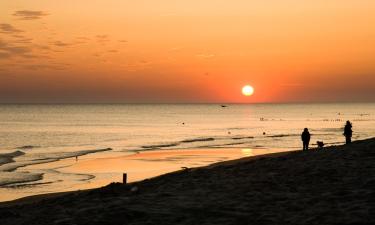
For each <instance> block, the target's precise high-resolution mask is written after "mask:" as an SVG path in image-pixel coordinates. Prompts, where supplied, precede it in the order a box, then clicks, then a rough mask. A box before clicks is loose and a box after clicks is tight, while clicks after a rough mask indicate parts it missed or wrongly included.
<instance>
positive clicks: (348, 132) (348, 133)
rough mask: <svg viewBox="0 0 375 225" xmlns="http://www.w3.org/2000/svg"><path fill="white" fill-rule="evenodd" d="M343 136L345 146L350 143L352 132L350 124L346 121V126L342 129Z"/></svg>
mask: <svg viewBox="0 0 375 225" xmlns="http://www.w3.org/2000/svg"><path fill="white" fill-rule="evenodd" d="M344 136H345V138H346V144H350V143H352V136H353V130H352V123H351V122H350V121H349V120H348V121H346V125H345V128H344Z"/></svg>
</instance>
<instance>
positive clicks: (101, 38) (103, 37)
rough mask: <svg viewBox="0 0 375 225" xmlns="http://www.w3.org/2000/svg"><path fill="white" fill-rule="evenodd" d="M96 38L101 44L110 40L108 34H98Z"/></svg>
mask: <svg viewBox="0 0 375 225" xmlns="http://www.w3.org/2000/svg"><path fill="white" fill-rule="evenodd" d="M96 40H97V42H99V43H101V44H105V43H106V42H109V41H110V40H109V36H108V35H96Z"/></svg>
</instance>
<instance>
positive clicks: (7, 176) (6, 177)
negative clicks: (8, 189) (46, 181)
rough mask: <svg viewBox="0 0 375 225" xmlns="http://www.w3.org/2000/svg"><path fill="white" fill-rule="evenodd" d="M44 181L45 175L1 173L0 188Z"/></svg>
mask: <svg viewBox="0 0 375 225" xmlns="http://www.w3.org/2000/svg"><path fill="white" fill-rule="evenodd" d="M42 179H43V173H28V172H1V173H0V186H5V185H11V184H19V183H27V182H33V181H38V180H42Z"/></svg>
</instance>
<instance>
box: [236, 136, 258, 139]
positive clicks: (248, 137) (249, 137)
mask: <svg viewBox="0 0 375 225" xmlns="http://www.w3.org/2000/svg"><path fill="white" fill-rule="evenodd" d="M253 138H254V137H253V136H246V137H232V139H233V140H243V139H253Z"/></svg>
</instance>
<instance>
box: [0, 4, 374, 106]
mask: <svg viewBox="0 0 375 225" xmlns="http://www.w3.org/2000/svg"><path fill="white" fill-rule="evenodd" d="M374 12H375V1H373V0H361V1H358V0H311V1H310V0H308V1H301V0H283V1H280V0H267V1H265V0H254V1H249V0H236V1H229V0H204V1H203V0H137V1H128V0H90V1H85V0H64V1H61V0H48V1H45V0H33V1H29V0H1V2H0V102H244V103H246V102H316V101H375V26H374V24H375V13H374ZM245 84H250V85H252V86H254V88H255V94H254V95H253V96H252V97H244V96H242V94H241V88H242V86H244V85H245Z"/></svg>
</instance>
